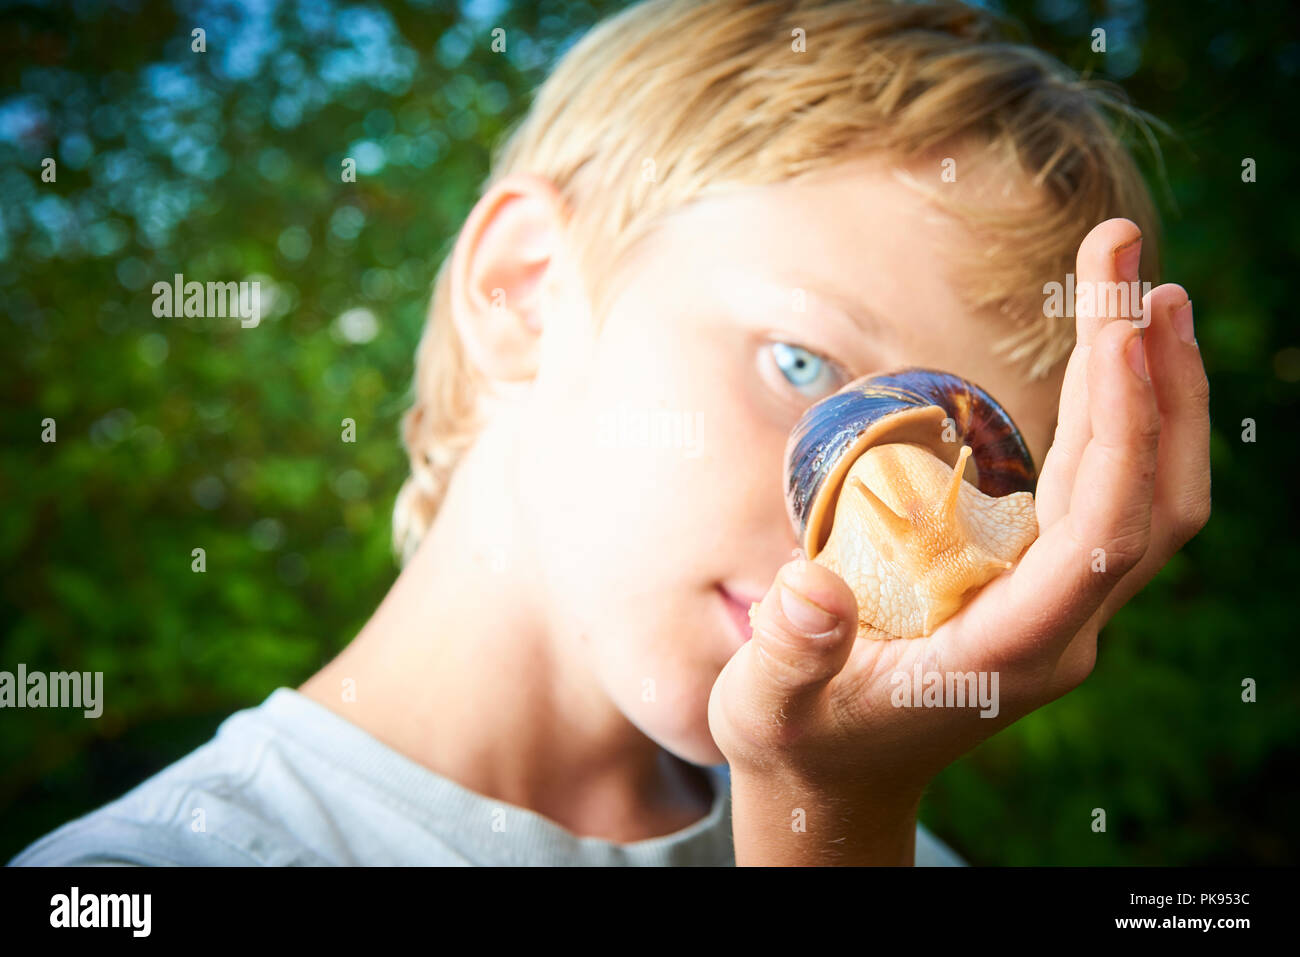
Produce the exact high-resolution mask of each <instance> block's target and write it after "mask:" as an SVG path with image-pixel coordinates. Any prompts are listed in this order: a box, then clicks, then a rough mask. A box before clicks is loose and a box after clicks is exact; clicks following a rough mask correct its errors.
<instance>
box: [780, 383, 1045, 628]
mask: <svg viewBox="0 0 1300 957" xmlns="http://www.w3.org/2000/svg"><path fill="white" fill-rule="evenodd" d="M785 476H786V508H787V511H788V513H789V516H790V521H791V523H792V524H793V526H794V529H795V533H796V535H797V536H798V538H799V542H800V545H801V546H802V548H803V549H804V551H805V552H806V553H807V555H808V557H809V558H810V559H812V560H814V561H816V562H818V563H819V564H822V565H825V566H826V567H827V568H829V569H831V570H832V571H834V572H835V573H836V574H838V575H839V576H840V577H841V578H843V579H844V581H845V582H846V583H847V584H848V585H849V587H850V588H851V589H852V590H853V593H854V595H856V596H857V599H858V619H859V620H858V635H859V637H865V638H914V637H918V636H921V635H928V634H930V633H931V632H932V631H933V630H934V629H935V628H936V627H938V625H939V624H941V623H942V622H943V621H945V620H946V619H947V618H949V617H950V616H951V615H952V614H954V613H955V612H956V611H957V610H958V609H959V608H960V607H961V606H962V604H963V603H964V602H965V601H966V600H967V599H968V598H969V597H971V595H973V594H974V592H975V590H976V589H978V588H980V587H982V586H983V585H984V584H986V583H987V582H988V581H989V580H990V579H991V578H993V577H995V576H997V575H999V574H1001V573H1002V572H1003V571H1005V570H1007V569H1009V568H1011V567H1012V563H1013V562H1014V561H1015V559H1017V558H1018V557H1019V556H1020V554H1021V553H1022V552H1023V551H1024V550H1025V549H1026V548H1028V547H1029V545H1030V544H1031V543H1032V542H1033V541H1034V539H1035V538H1037V537H1038V521H1037V518H1036V516H1035V513H1034V498H1033V494H1032V489H1033V487H1034V483H1035V480H1036V471H1035V468H1034V462H1033V457H1032V456H1031V455H1030V454H1029V450H1028V448H1027V447H1026V446H1025V442H1024V439H1023V438H1022V437H1021V435H1020V431H1019V430H1018V429H1017V428H1016V426H1015V423H1014V422H1012V421H1011V417H1010V416H1009V415H1008V414H1007V413H1006V411H1005V410H1004V409H1003V408H1002V407H1001V406H1000V405H998V403H997V402H996V401H995V400H994V399H993V397H992V396H990V395H989V394H988V393H987V392H985V391H984V390H983V389H981V388H980V387H979V386H976V385H974V384H972V383H970V382H967V381H966V380H964V379H961V378H959V377H957V376H954V375H950V374H948V373H946V372H938V371H934V370H931V369H904V370H902V371H899V372H893V373H889V374H885V375H874V376H866V377H864V378H861V379H857V380H855V381H854V382H851V383H849V384H848V385H847V386H845V387H844V388H843V389H842V390H840V391H839V392H837V393H835V394H834V395H832V396H829V397H827V398H825V399H823V400H822V401H821V402H818V403H817V404H816V405H814V406H812V407H811V408H809V409H808V411H807V412H805V413H804V415H803V417H802V418H801V419H800V420H799V422H798V424H797V425H796V426H795V428H794V430H793V431H792V432H791V434H790V439H789V441H788V442H787V444H786V450H785Z"/></svg>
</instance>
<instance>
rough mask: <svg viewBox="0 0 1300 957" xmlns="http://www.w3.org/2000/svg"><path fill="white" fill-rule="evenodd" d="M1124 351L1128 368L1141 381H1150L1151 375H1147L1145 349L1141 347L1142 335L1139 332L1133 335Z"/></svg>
mask: <svg viewBox="0 0 1300 957" xmlns="http://www.w3.org/2000/svg"><path fill="white" fill-rule="evenodd" d="M1124 351H1125V353H1126V354H1127V355H1128V365H1129V368H1130V369H1132V370H1133V372H1134V374H1135V375H1136V376H1137V377H1138V378H1139V379H1141V380H1142V381H1143V382H1150V381H1151V377H1150V376H1149V375H1147V357H1146V350H1145V349H1144V348H1142V335H1141V334H1140V333H1139V334H1138V335H1136V336H1134V337H1133V339H1132V341H1131V342H1129V344H1128V346H1127V347H1126V348H1125V350H1124Z"/></svg>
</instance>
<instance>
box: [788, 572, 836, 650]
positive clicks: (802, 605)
mask: <svg viewBox="0 0 1300 957" xmlns="http://www.w3.org/2000/svg"><path fill="white" fill-rule="evenodd" d="M791 577H794V578H795V579H796V580H797V579H798V577H799V575H798V572H795V573H794V575H793V576H791ZM781 611H783V612H784V613H785V617H786V620H787V621H789V622H790V624H792V625H794V627H795V628H797V629H799V631H801V632H803V633H804V634H805V635H809V636H811V637H814V638H819V637H821V636H822V635H828V634H830V633H831V632H832V631H833V630H834V629H835V626H836V625H837V624H839V618H838V617H837V616H835V615H832V614H831V613H830V612H829V611H827V610H826V609H825V608H822V607H821V606H820V605H818V604H817V603H816V602H813V601H811V600H810V599H807V598H805V597H804V596H803V595H800V594H799V593H798V592H797V591H795V589H794V588H792V587H791V586H790V585H788V584H786V583H785V581H782V582H781Z"/></svg>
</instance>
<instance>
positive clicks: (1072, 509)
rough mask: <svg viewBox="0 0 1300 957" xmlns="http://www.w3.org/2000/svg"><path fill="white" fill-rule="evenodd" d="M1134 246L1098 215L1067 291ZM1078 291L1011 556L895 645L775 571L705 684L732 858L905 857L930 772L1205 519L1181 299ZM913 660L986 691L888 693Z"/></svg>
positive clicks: (848, 610)
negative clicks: (1053, 410)
mask: <svg viewBox="0 0 1300 957" xmlns="http://www.w3.org/2000/svg"><path fill="white" fill-rule="evenodd" d="M1140 248H1141V243H1140V233H1139V232H1138V229H1137V227H1136V226H1135V225H1134V224H1133V223H1131V222H1129V221H1128V220H1125V219H1112V220H1108V221H1107V222H1104V223H1102V224H1100V225H1099V226H1097V227H1096V228H1094V229H1093V230H1092V231H1091V232H1090V233H1089V234H1088V236H1087V238H1086V239H1084V241H1083V243H1082V244H1081V245H1080V247H1079V253H1078V262H1077V267H1076V280H1077V283H1078V288H1079V289H1080V290H1082V289H1083V288H1084V284H1085V283H1092V284H1093V288H1094V289H1096V288H1098V287H1100V288H1101V289H1102V290H1104V289H1105V287H1104V286H1101V285H1100V284H1102V283H1119V282H1124V283H1128V282H1136V281H1137V279H1138V275H1137V264H1138V252H1139V251H1140ZM1094 299H1095V300H1096V301H1097V306H1098V308H1097V309H1096V310H1089V311H1088V314H1081V313H1080V312H1079V311H1078V310H1077V309H1076V316H1077V319H1076V333H1077V343H1076V346H1075V349H1074V352H1073V354H1072V355H1071V357H1070V360H1069V364H1068V366H1067V368H1066V373H1065V380H1064V384H1063V386H1062V390H1061V403H1060V411H1059V417H1058V423H1057V429H1056V435H1055V437H1054V440H1053V443H1052V447H1051V450H1050V451H1049V452H1048V454H1047V458H1046V460H1045V462H1044V463H1043V467H1042V470H1041V474H1040V477H1039V481H1038V488H1037V494H1036V496H1035V504H1036V507H1037V516H1038V525H1039V531H1040V534H1039V538H1038V540H1037V541H1035V542H1034V543H1033V545H1031V546H1030V547H1029V549H1028V550H1027V551H1026V552H1025V554H1024V555H1023V556H1022V557H1021V559H1020V562H1019V564H1017V565H1016V567H1015V568H1014V569H1012V570H1011V571H1009V572H1007V573H1006V574H1004V575H1002V576H1001V577H999V578H996V579H994V580H993V581H992V582H990V583H989V584H988V585H987V586H985V587H984V588H983V589H982V590H981V591H980V592H979V593H978V594H977V595H976V596H975V597H974V598H973V599H972V600H971V601H970V602H969V603H968V604H967V605H966V606H965V607H964V608H962V610H961V611H959V612H958V613H957V614H956V615H954V616H953V617H952V618H950V619H949V620H948V621H946V622H945V623H944V624H943V625H942V626H940V627H939V628H938V629H936V631H935V632H934V633H933V634H931V635H930V636H928V637H926V638H913V639H895V640H893V641H874V640H863V641H857V640H855V637H856V632H857V606H856V600H855V599H854V597H853V594H852V592H851V591H850V590H849V588H848V586H847V585H846V584H845V583H844V582H843V580H842V579H840V578H839V577H838V576H837V575H835V574H834V573H832V572H831V571H829V570H827V569H826V568H823V567H822V566H820V565H817V564H815V563H813V562H808V561H795V562H791V563H790V564H788V565H786V566H785V567H783V568H782V569H781V572H780V574H779V575H778V576H777V581H776V582H775V583H774V584H773V586H772V588H771V590H770V591H769V592H768V594H767V596H766V597H765V598H764V599H763V601H762V602H761V603H760V605H759V606H758V609H757V611H756V613H755V614H754V637H753V639H752V640H751V641H749V642H747V643H746V644H745V645H744V646H743V647H742V648H741V649H740V650H739V651H737V652H736V654H735V655H734V656H733V657H732V659H731V660H730V661H729V662H728V663H727V665H726V667H725V668H724V669H723V671H722V673H721V675H719V677H718V680H717V682H716V683H715V685H714V688H713V693H712V695H711V696H710V699H709V725H710V729H711V731H712V733H713V736H714V739H715V741H716V742H717V744H718V747H719V748H720V749H721V751H722V753H723V754H724V755H725V756H726V758H727V760H728V762H729V764H730V765H731V775H732V799H733V830H734V833H735V839H736V860H737V863H738V864H748V863H759V864H762V863H836V862H839V863H877V862H883V863H910V862H911V860H912V855H913V835H914V829H915V812H916V807H917V804H918V802H919V800H920V795H921V791H922V789H923V788H924V787H925V785H926V784H927V782H929V780H930V779H931V778H932V777H933V776H934V775H935V774H936V773H937V772H938V771H940V770H941V769H942V768H943V767H944V766H946V765H947V764H949V763H950V762H951V761H953V760H954V759H955V758H957V757H958V756H959V755H961V754H963V753H964V752H966V751H967V750H969V749H970V748H972V747H974V746H975V745H976V744H978V743H979V742H980V741H982V740H983V739H985V738H987V737H990V736H991V735H993V734H994V733H995V732H997V731H998V730H1000V729H1001V728H1003V727H1005V726H1007V725H1008V724H1011V723H1012V722H1014V721H1016V720H1017V719H1019V718H1020V717H1022V716H1023V715H1025V714H1028V713H1029V712H1030V711H1033V710H1034V709H1035V708H1038V707H1040V706H1042V705H1044V704H1046V703H1047V702H1049V701H1051V700H1053V699H1055V698H1057V697H1059V696H1060V695H1062V694H1064V693H1065V692H1066V691H1069V690H1070V689H1072V688H1074V687H1075V686H1077V685H1078V684H1079V683H1080V682H1082V681H1083V679H1084V678H1086V677H1087V676H1088V675H1089V673H1091V671H1092V668H1093V663H1094V661H1095V659H1096V655H1097V633H1098V630H1099V629H1100V628H1101V626H1102V625H1103V624H1105V623H1106V622H1107V621H1108V620H1109V619H1110V617H1111V616H1112V615H1114V614H1115V612H1116V611H1117V610H1118V609H1119V608H1120V606H1121V605H1123V604H1124V603H1125V602H1126V601H1127V600H1128V599H1129V598H1131V597H1132V596H1133V595H1134V594H1135V593H1136V592H1137V591H1138V590H1139V589H1140V588H1142V587H1143V586H1144V585H1145V584H1146V583H1147V582H1148V581H1149V580H1150V579H1151V578H1152V576H1153V575H1155V573H1156V571H1157V570H1159V569H1160V568H1161V567H1162V566H1163V565H1164V564H1165V562H1166V561H1168V559H1169V557H1170V556H1171V555H1172V554H1173V553H1174V552H1175V551H1177V550H1178V549H1179V548H1180V547H1182V545H1183V544H1184V543H1185V542H1187V540H1188V539H1190V538H1191V537H1192V536H1193V535H1195V534H1196V533H1197V532H1198V531H1199V530H1200V529H1201V527H1202V526H1204V524H1205V522H1206V521H1207V519H1208V518H1209V514H1210V450H1209V436H1210V422H1209V408H1208V405H1209V387H1208V384H1207V382H1206V377H1205V370H1204V368H1203V367H1202V364H1201V358H1200V353H1199V351H1198V349H1197V346H1196V344H1195V342H1194V341H1193V340H1192V331H1191V330H1192V317H1191V304H1190V302H1188V298H1187V294H1186V293H1185V292H1184V291H1183V289H1182V287H1180V286H1177V285H1173V284H1166V285H1162V286H1160V287H1158V288H1156V289H1154V290H1152V291H1151V293H1150V294H1149V295H1148V296H1147V297H1146V298H1145V299H1144V300H1143V313H1142V316H1141V317H1140V318H1139V317H1136V316H1134V315H1133V314H1132V312H1133V311H1134V310H1133V309H1132V308H1131V307H1130V309H1125V308H1123V303H1122V301H1121V302H1120V303H1116V302H1115V301H1114V300H1112V299H1111V297H1108V296H1107V295H1106V294H1105V292H1104V291H1103V292H1102V293H1101V295H1099V296H1096V297H1094ZM1081 304H1084V305H1086V303H1081ZM1120 319H1135V320H1136V321H1137V324H1138V325H1139V326H1145V329H1139V328H1135V327H1134V323H1133V322H1121V321H1118V320H1120ZM1143 347H1144V348H1143ZM1144 353H1145V362H1143V355H1144ZM1139 370H1141V371H1139ZM1148 374H1149V379H1148V378H1147V377H1146V376H1147V375H1148ZM818 632H824V634H820V635H819V634H817V633H818ZM916 666H919V668H920V671H921V674H922V676H924V675H925V674H926V673H927V672H939V673H940V674H946V673H949V672H956V673H966V672H976V673H980V672H983V673H985V674H986V675H987V677H988V679H989V684H988V685H987V686H986V687H988V688H990V689H993V688H995V689H996V704H995V705H994V707H991V708H987V709H982V708H981V707H980V706H978V705H976V706H970V705H969V703H968V706H967V707H964V708H960V707H929V708H926V707H921V706H920V702H913V706H912V707H895V706H894V704H893V703H892V701H891V698H892V697H895V696H896V695H897V693H898V692H899V688H900V680H896V679H895V677H894V676H895V675H896V674H898V673H902V674H903V675H905V676H906V681H907V684H908V685H909V687H910V686H911V683H912V674H913V669H914V667H916ZM994 676H996V679H997V683H996V685H994V684H992V679H993V677H994ZM995 708H996V715H995V716H992V715H991V716H988V717H981V716H980V715H981V710H985V711H987V712H992V711H993V710H994V709H995Z"/></svg>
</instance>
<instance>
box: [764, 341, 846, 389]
mask: <svg viewBox="0 0 1300 957" xmlns="http://www.w3.org/2000/svg"><path fill="white" fill-rule="evenodd" d="M772 356H773V357H774V358H775V359H776V366H777V368H778V369H780V370H781V374H782V375H783V376H785V377H786V380H787V381H788V382H789V383H790V384H791V385H792V386H794V387H795V388H796V389H798V390H799V391H800V392H802V393H803V394H804V395H806V396H809V397H810V398H820V397H821V396H822V395H824V394H826V393H828V392H833V391H834V390H835V388H836V386H837V385H838V384H839V376H838V374H837V372H836V369H835V367H834V366H833V365H831V363H830V362H828V361H826V360H825V359H823V358H822V357H821V356H819V355H818V354H817V353H815V352H809V351H808V350H807V349H805V348H803V347H802V346H796V345H791V344H790V343H788V342H774V343H772Z"/></svg>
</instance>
